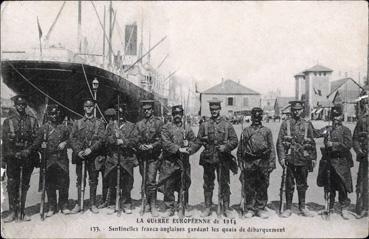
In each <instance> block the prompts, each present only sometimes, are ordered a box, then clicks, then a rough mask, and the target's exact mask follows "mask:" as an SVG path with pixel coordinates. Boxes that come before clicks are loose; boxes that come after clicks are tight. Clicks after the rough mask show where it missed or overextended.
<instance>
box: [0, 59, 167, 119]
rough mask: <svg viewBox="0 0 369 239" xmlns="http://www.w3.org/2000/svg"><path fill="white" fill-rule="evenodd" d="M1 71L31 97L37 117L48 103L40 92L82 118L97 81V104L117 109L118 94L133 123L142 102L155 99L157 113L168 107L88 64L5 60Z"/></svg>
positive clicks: (9, 83)
mask: <svg viewBox="0 0 369 239" xmlns="http://www.w3.org/2000/svg"><path fill="white" fill-rule="evenodd" d="M1 71H2V77H3V82H4V83H5V84H6V85H7V86H8V87H9V88H10V89H11V90H13V91H14V92H15V93H22V94H26V95H28V96H29V97H28V98H29V106H30V107H31V108H32V109H34V110H35V111H36V112H37V115H38V116H41V115H42V111H43V110H44V105H45V102H46V100H45V99H46V97H45V95H44V94H43V93H41V91H43V92H44V93H46V94H47V95H48V96H50V98H49V103H50V102H52V99H54V100H56V101H58V102H59V103H61V104H62V105H63V106H64V107H63V113H64V115H66V116H68V117H70V118H72V119H76V118H78V117H80V115H82V114H83V108H82V104H83V102H82V101H83V98H85V97H90V96H91V93H90V91H89V88H88V85H89V86H90V87H91V85H92V81H93V80H94V78H96V79H97V80H98V81H99V88H98V90H97V102H98V105H99V108H100V109H101V111H104V110H105V109H107V108H109V107H114V105H115V104H116V103H117V96H118V94H119V95H120V99H121V100H120V101H121V102H122V103H125V104H127V108H128V111H129V115H128V119H129V120H130V121H133V122H135V121H137V120H138V119H139V117H140V111H139V109H140V107H139V106H140V104H139V102H140V100H142V99H155V100H156V101H157V104H156V106H155V108H156V109H155V111H156V113H157V114H160V113H161V111H162V110H161V109H162V106H165V102H166V100H165V99H164V98H160V97H159V96H157V95H155V94H154V93H151V92H148V91H146V90H144V89H142V88H140V87H139V86H137V85H135V84H133V83H132V82H130V81H128V80H126V79H124V78H122V77H121V76H119V75H116V74H114V73H112V72H110V71H107V70H105V69H102V68H99V67H96V66H91V65H86V64H83V65H82V64H80V63H68V62H53V61H27V60H17V61H2V62H1ZM86 78H87V80H86ZM26 79H27V80H28V81H29V82H28V81H27V80H26ZM30 82H31V83H32V84H31V83H30ZM37 88H38V89H37ZM67 108H68V109H71V110H73V111H75V112H77V113H78V114H80V115H77V114H75V113H73V112H72V111H70V110H68V109H67Z"/></svg>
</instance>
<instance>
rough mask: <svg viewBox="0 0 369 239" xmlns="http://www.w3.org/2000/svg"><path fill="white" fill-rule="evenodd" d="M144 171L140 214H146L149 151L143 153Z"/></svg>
mask: <svg viewBox="0 0 369 239" xmlns="http://www.w3.org/2000/svg"><path fill="white" fill-rule="evenodd" d="M143 156H144V157H143V162H142V164H143V165H142V166H143V173H142V184H141V198H142V199H141V211H140V216H142V215H144V214H145V205H146V201H147V195H146V173H147V161H146V160H147V157H146V156H147V153H146V152H144V153H143Z"/></svg>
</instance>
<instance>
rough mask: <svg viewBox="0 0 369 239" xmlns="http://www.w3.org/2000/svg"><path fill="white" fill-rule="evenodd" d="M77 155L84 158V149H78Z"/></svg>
mask: <svg viewBox="0 0 369 239" xmlns="http://www.w3.org/2000/svg"><path fill="white" fill-rule="evenodd" d="M78 157H80V158H81V159H84V157H85V151H80V152H79V153H78Z"/></svg>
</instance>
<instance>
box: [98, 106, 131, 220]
mask: <svg viewBox="0 0 369 239" xmlns="http://www.w3.org/2000/svg"><path fill="white" fill-rule="evenodd" d="M112 110H114V109H112ZM118 110H119V118H120V119H119V124H120V125H118V122H117V121H115V122H114V123H112V124H109V125H108V126H107V128H106V146H107V152H108V154H107V159H106V164H105V168H106V170H105V177H106V178H108V179H109V188H110V190H113V189H114V188H115V187H116V186H117V165H118V160H119V165H120V191H121V192H119V193H121V195H122V197H121V202H120V203H121V208H122V209H123V211H124V212H125V213H126V214H131V213H132V208H131V207H132V199H131V190H132V188H133V180H134V175H133V169H134V167H136V166H137V165H138V161H137V158H136V155H135V152H136V148H137V143H138V131H137V127H136V125H135V124H134V123H131V122H129V121H127V118H126V117H127V108H126V106H125V105H124V104H123V105H122V107H119V109H118ZM111 113H113V112H111ZM114 113H116V112H115V110H114ZM118 150H119V152H118ZM118 157H119V158H118Z"/></svg>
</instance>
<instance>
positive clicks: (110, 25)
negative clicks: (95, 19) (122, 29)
mask: <svg viewBox="0 0 369 239" xmlns="http://www.w3.org/2000/svg"><path fill="white" fill-rule="evenodd" d="M112 16H113V7H112V1H110V2H109V39H108V40H109V43H110V46H111V38H112V34H113V29H112V27H113V26H112ZM111 54H112V49H111V47H109V51H108V60H109V66H111Z"/></svg>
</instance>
